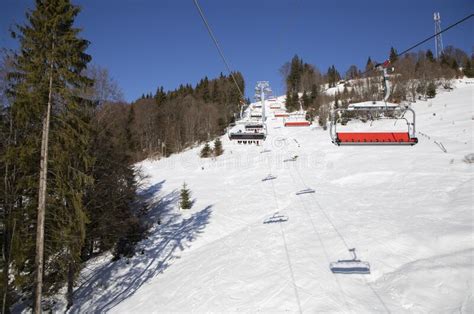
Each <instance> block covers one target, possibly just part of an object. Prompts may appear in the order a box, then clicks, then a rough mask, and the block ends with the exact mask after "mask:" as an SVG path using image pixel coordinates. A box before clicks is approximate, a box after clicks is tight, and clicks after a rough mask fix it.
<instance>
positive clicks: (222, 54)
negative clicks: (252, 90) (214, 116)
mask: <svg viewBox="0 0 474 314" xmlns="http://www.w3.org/2000/svg"><path fill="white" fill-rule="evenodd" d="M193 2H194V5H195V6H196V9H197V10H198V12H199V15H200V16H201V19H202V21H203V22H204V24H205V25H206V29H207V32H208V33H209V35H210V36H211V38H212V41H213V42H214V45H215V46H216V48H217V51H218V52H219V55H220V56H221V58H222V61H223V62H224V64H225V66H226V68H227V71H228V72H229V74H230V76H231V77H232V80H233V81H234V84H235V86H236V87H237V90H238V91H239V94H240V96H241V97H242V99H245V96H244V94H243V93H242V90H241V89H240V87H239V84H237V80H236V79H235V77H234V74H233V73H232V71H231V69H230V66H229V63H228V62H227V59H226V58H225V56H224V53H223V52H222V49H221V47H220V46H219V42H218V41H217V39H216V36H214V33H213V32H212V29H211V26H210V25H209V23H208V22H207V19H206V17H205V16H204V13H203V12H202V10H201V7H200V6H199V3H198V2H197V0H193Z"/></svg>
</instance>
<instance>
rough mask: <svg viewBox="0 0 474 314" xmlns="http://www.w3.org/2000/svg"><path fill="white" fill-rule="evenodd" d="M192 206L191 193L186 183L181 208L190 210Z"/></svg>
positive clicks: (182, 189)
mask: <svg viewBox="0 0 474 314" xmlns="http://www.w3.org/2000/svg"><path fill="white" fill-rule="evenodd" d="M192 205H193V204H192V202H191V192H190V191H189V189H188V187H187V185H186V182H184V183H183V187H182V188H181V195H180V202H179V207H181V209H190V208H191V207H192Z"/></svg>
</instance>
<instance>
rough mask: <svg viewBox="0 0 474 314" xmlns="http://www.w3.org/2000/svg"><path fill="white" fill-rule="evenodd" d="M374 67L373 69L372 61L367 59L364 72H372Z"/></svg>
mask: <svg viewBox="0 0 474 314" xmlns="http://www.w3.org/2000/svg"><path fill="white" fill-rule="evenodd" d="M374 67H375V66H374V63H373V62H372V59H371V58H370V57H369V58H368V59H367V63H366V64H365V71H366V72H369V71H372V70H373V69H374Z"/></svg>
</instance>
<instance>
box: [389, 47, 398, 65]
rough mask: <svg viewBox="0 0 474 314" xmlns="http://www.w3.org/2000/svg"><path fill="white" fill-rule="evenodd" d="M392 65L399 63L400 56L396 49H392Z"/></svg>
mask: <svg viewBox="0 0 474 314" xmlns="http://www.w3.org/2000/svg"><path fill="white" fill-rule="evenodd" d="M389 58H390V59H389V60H390V63H392V64H394V63H395V62H397V60H398V56H397V50H395V48H393V47H391V48H390V57H389Z"/></svg>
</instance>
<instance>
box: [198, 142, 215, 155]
mask: <svg viewBox="0 0 474 314" xmlns="http://www.w3.org/2000/svg"><path fill="white" fill-rule="evenodd" d="M211 153H212V150H211V147H210V146H209V143H208V142H206V144H205V145H204V147H203V148H202V149H201V154H200V156H201V158H209V157H211Z"/></svg>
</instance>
